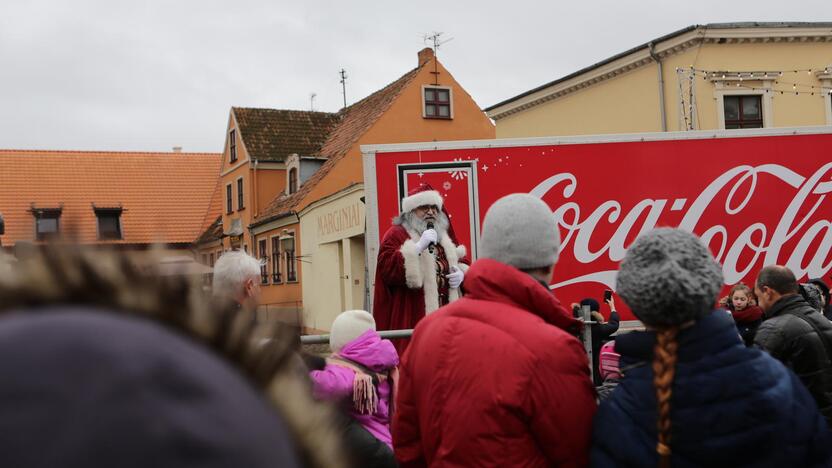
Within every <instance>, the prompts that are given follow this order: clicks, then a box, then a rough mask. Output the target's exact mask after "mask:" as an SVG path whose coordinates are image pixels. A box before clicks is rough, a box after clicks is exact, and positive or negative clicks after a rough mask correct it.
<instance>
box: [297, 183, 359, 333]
mask: <svg viewBox="0 0 832 468" xmlns="http://www.w3.org/2000/svg"><path fill="white" fill-rule="evenodd" d="M362 196H364V189H363V186H362V185H356V186H354V187H352V188H350V189H347V190H345V191H343V192H341V193H339V194H337V195H334V196H332V197H328V198H327V199H326V200H322V201H320V202H318V203H315V204H314V205H311V206H310V207H309V208H307V210H305V211H304V212H302V213H301V216H300V220H301V222H300V229H301V233H302V234H303V245H304V250H303V255H304V260H305V261H304V262H302V263H301V269H302V270H303V277H304V278H305V281H303V283H302V285H303V286H302V292H303V303H304V312H303V318H304V324H305V326H306V327H308V328H312V329H315V330H329V329H330V326H331V325H332V321H333V320H334V319H335V316H337V315H338V314H339V313H341V312H343V311H344V310H348V309H363V308H364V295H365V288H366V284H367V282H366V278H365V277H364V265H365V259H364V226H365V221H364V216H365V214H364V203H363V202H362V201H361V197H362Z"/></svg>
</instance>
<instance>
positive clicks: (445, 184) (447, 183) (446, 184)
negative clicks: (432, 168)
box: [442, 181, 451, 190]
mask: <svg viewBox="0 0 832 468" xmlns="http://www.w3.org/2000/svg"><path fill="white" fill-rule="evenodd" d="M442 188H443V189H445V190H450V189H451V183H450V182H448V181H445V183H443V184H442Z"/></svg>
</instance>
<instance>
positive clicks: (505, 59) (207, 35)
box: [0, 0, 832, 152]
mask: <svg viewBox="0 0 832 468" xmlns="http://www.w3.org/2000/svg"><path fill="white" fill-rule="evenodd" d="M492 5H494V6H492ZM635 5H638V7H636V6H635ZM829 20H832V2H830V1H829V0H805V1H800V2H790V3H783V2H779V1H778V2H775V1H772V0H757V1H745V0H743V1H724V0H721V1H713V0H700V1H697V2H693V1H691V2H667V1H658V0H650V1H641V2H627V1H621V0H615V1H613V0H593V1H580V2H534V1H528V0H513V1H503V2H486V1H483V0H479V1H467V0H466V1H449V2H438V3H425V2H397V1H390V0H388V1H378V2H371V1H362V0H342V1H315V0H306V1H294V2H284V1H275V0H272V1H265V0H264V1H259V2H254V1H246V0H244V1H240V0H238V1H222V2H220V1H214V0H200V1H191V0H167V1H158V0H143V1H133V2H126V1H118V0H106V1H99V0H3V1H2V2H0V148H15V149H82V150H124V151H132V150H136V151H169V150H170V148H171V147H172V146H183V147H184V150H185V151H211V152H219V151H221V150H222V145H223V140H224V129H225V125H226V123H227V119H228V111H229V108H230V107H231V106H249V107H271V108H282V109H305V110H308V109H309V105H310V104H309V95H310V94H311V93H313V92H314V93H316V94H317V97H316V99H315V109H316V110H323V111H337V110H338V109H339V108H340V107H341V102H342V97H341V85H340V83H339V76H338V70H340V69H341V68H342V67H343V68H345V69H346V70H347V74H348V80H347V99H348V102H355V101H356V100H358V99H360V98H362V97H364V96H366V95H367V94H369V93H371V92H373V91H375V90H377V89H379V88H381V87H383V86H384V85H385V84H387V83H389V82H390V81H393V80H395V79H396V78H398V77H399V76H401V75H402V74H404V73H405V72H406V71H408V70H410V69H411V68H413V67H414V66H415V65H416V52H417V51H418V50H419V49H421V48H422V47H424V45H425V44H424V42H423V36H424V35H425V33H430V32H433V31H442V32H444V33H445V35H444V37H445V38H453V40H451V41H450V42H448V43H447V44H445V45H444V46H442V47H441V48H440V50H439V58H440V60H441V61H442V63H444V64H445V66H446V67H447V68H448V70H449V71H450V72H451V73H452V74H453V75H454V76H455V77H456V79H457V80H458V81H459V82H460V83H461V84H462V86H464V87H465V88H466V89H467V90H468V92H469V93H470V94H471V95H472V96H473V97H474V99H475V100H476V101H477V103H478V104H479V105H480V106H481V107H488V106H490V105H493V104H496V103H497V102H499V101H502V100H503V99H506V98H509V97H511V96H514V95H516V94H519V93H521V92H523V91H526V90H529V89H531V88H533V87H536V86H539V85H541V84H543V83H546V82H548V81H551V80H554V79H556V78H559V77H561V76H563V75H566V74H568V73H571V72H573V71H575V70H577V69H579V68H582V67H584V66H587V65H590V64H592V63H595V62H597V61H599V60H602V59H604V58H607V57H609V56H611V55H613V54H616V53H618V52H622V51H624V50H626V49H629V48H631V47H634V46H636V45H639V44H641V43H644V42H647V41H648V40H650V39H654V38H656V37H659V36H662V35H664V34H667V33H670V32H672V31H675V30H677V29H680V28H683V27H685V26H689V25H692V24H703V23H713V22H730V21H829Z"/></svg>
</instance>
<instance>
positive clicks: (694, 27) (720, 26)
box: [483, 21, 832, 112]
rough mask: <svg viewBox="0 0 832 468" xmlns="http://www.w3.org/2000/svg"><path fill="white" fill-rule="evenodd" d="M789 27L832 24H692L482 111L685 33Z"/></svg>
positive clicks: (513, 100) (753, 22)
mask: <svg viewBox="0 0 832 468" xmlns="http://www.w3.org/2000/svg"><path fill="white" fill-rule="evenodd" d="M791 27H813V28H832V22H777V21H775V22H759V21H746V22H736V23H707V24H692V25H690V26H686V27H684V28H681V29H678V30H676V31H673V32H670V33H668V34H665V35H663V36H660V37H657V38H655V39H652V40H650V41H647V42H644V43H641V44H639V45H637V46H635V47H632V48H630V49H627V50H625V51H623V52H619V53H617V54H614V55H611V56H609V57H607V58H605V59H603V60H601V61H599V62H595V63H593V64H591V65H588V66H585V67H582V68H580V69H578V70H577V71H574V72H572V73H568V74H566V75H564V76H561V77H560V78H557V79H554V80H551V81H549V82H547V83H544V84H542V85H540V86H536V87H534V88H532V89H530V90H527V91H523V92H522V93H520V94H517V95H515V96H512V97H509V98H507V99H504V100H502V101H500V102H498V103H496V104H493V105H491V106H488V107H486V108H485V109H483V111H485V112H491V111H492V110H494V109H497V108H499V107H502V106H504V105H506V104H511V103H512V102H515V101H517V100H519V99H522V98H524V97H526V96H529V95H532V94H534V93H536V92H538V91H542V90H544V89H546V88H549V87H551V86H554V85H557V84H560V83H563V82H565V81H567V80H570V79H572V78H575V77H578V76H581V75H583V74H585V73H587V72H590V71H592V70H595V69H596V68H599V67H601V66H604V65H606V64H608V63H612V62H614V61H616V60H618V59H620V58H623V57H626V56H628V55H631V54H634V53H636V52H638V51H640V50H642V49H644V48H649V47H650V44H658V43H661V42H664V41H667V40H670V39H673V38H675V37H678V36H681V35H683V34H686V33H689V32H692V31H696V30H698V29H700V28H701V29H703V30H715V29H742V28H748V29H756V28H759V29H763V28H782V29H787V28H791Z"/></svg>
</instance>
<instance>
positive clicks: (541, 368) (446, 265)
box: [0, 187, 832, 467]
mask: <svg viewBox="0 0 832 468" xmlns="http://www.w3.org/2000/svg"><path fill="white" fill-rule="evenodd" d="M402 207H403V212H402V214H401V216H399V217H398V218H397V219H396V220H395V222H394V226H393V227H392V228H391V233H390V235H389V236H385V239H384V240H383V241H382V246H381V249H380V252H379V260H378V261H379V268H378V270H379V271H381V273H380V276H378V277H377V290H376V296H375V297H376V299H377V301H376V303H375V308H374V313H373V314H370V313H368V312H366V311H363V310H348V311H345V312H343V313H341V314H339V315H338V316H337V317H336V319H335V321H334V322H333V323H332V326H331V331H330V336H329V348H330V351H331V353H330V354H328V355H326V356H319V355H314V354H309V353H306V352H304V350H303V349H302V347H301V346H300V339H299V330H296V329H292V328H290V327H287V326H285V325H279V324H274V323H264V322H260V321H258V320H257V319H256V316H255V315H254V309H255V308H256V305H257V303H258V300H259V276H260V263H259V262H258V261H257V260H256V259H254V258H252V257H251V256H249V255H248V254H246V253H245V252H241V251H235V252H229V253H226V254H224V255H223V256H222V257H221V258H220V259H219V260H218V262H217V264H216V265H215V268H214V278H213V282H214V287H213V295H212V296H207V297H206V295H205V294H204V292H203V290H202V288H201V287H200V285H199V281H198V280H196V281H189V280H188V279H187V278H184V277H162V276H160V275H158V274H154V272H153V271H146V270H142V269H138V268H136V267H135V266H134V265H133V264H132V263H131V262H130V261H128V260H127V258H126V257H125V256H123V255H119V254H118V253H115V252H110V253H104V252H100V251H98V252H91V251H86V250H84V249H78V248H66V247H60V246H45V247H44V248H42V249H39V250H33V251H31V252H29V253H28V254H27V255H26V256H23V257H21V258H19V259H18V261H17V263H16V264H15V265H14V266H13V267H12V268H5V269H0V353H2V355H3V356H5V357H6V358H5V359H0V381H2V384H0V434H2V435H0V466H26V467H46V466H65V467H76V466H77V467H81V466H84V467H96V466H102V467H103V466H125V467H132V466H136V467H139V466H158V467H174V466H176V467H187V466H200V467H214V466H215V467H242V466H245V467H260V466H263V467H265V466H287V467H292V466H311V467H349V466H356V467H364V466H368V467H374V466H376V467H395V466H402V467H409V466H530V467H534V466H541V467H542V466H565V467H580V466H597V467H608V466H609V467H636V466H638V467H641V466H660V467H669V466H675V467H711V466H755V467H785V466H796V467H797V466H799V467H821V466H832V434H831V433H830V431H829V429H828V427H829V424H830V423H832V322H830V320H829V318H828V317H829V316H830V315H829V314H830V308H831V307H830V300H829V288H828V287H827V285H826V284H825V283H824V281H823V280H821V279H813V280H811V281H809V282H807V283H804V284H799V282H798V281H797V278H795V275H794V274H793V273H792V272H791V271H790V270H789V269H788V268H786V267H784V266H779V265H770V266H766V267H764V268H763V269H762V270H761V271H760V272H759V274H758V276H757V278H756V281H755V282H754V284H753V285H751V286H748V285H744V284H737V285H735V286H733V287H732V288H731V289H730V292H729V294H728V295H727V296H726V297H723V298H721V299H720V298H719V296H720V293H721V291H722V290H723V286H724V281H723V276H722V269H721V267H720V265H719V264H718V263H717V262H716V261H715V260H714V258H713V256H712V254H711V253H710V251H709V250H708V248H707V246H706V245H705V244H704V243H703V242H702V241H701V240H700V239H699V238H698V237H696V236H695V235H693V234H691V233H689V232H686V231H682V230H679V229H672V228H660V229H655V230H653V231H651V232H648V233H646V234H644V235H642V236H640V237H639V238H638V239H636V241H635V242H634V243H633V244H632V245H631V246H630V247H629V249H628V251H627V253H626V256H625V258H624V260H623V261H622V262H621V264H620V268H619V271H618V275H617V283H616V288H615V289H616V294H617V296H618V299H619V300H622V301H623V302H624V304H626V306H627V307H628V308H629V310H630V311H632V313H633V314H634V315H635V317H636V318H638V320H639V321H640V322H641V324H642V325H643V329H642V330H635V331H628V332H626V333H625V332H623V331H621V330H619V329H618V328H619V322H620V316H619V314H618V312H617V308H616V298H613V297H612V296H609V297H605V298H604V300H603V301H602V302H601V303H599V301H598V300H597V299H593V298H586V299H583V300H581V301H580V302H579V303H575V304H574V305H575V306H577V307H578V308H581V307H585V308H586V309H588V310H589V312H590V314H591V318H592V320H591V323H592V324H591V325H589V326H591V327H592V337H593V339H592V343H591V349H592V355H593V359H592V360H591V361H590V359H589V358H588V355H587V352H586V351H585V348H584V345H583V344H582V343H581V341H580V340H579V338H578V337H579V336H580V335H581V330H582V328H583V327H584V324H583V323H582V321H581V320H579V319H578V318H576V317H575V315H574V314H573V311H572V310H569V309H568V308H567V307H564V305H563V304H562V303H561V302H560V301H559V300H558V298H557V297H556V296H555V295H554V294H553V293H552V292H551V290H550V289H549V284H551V282H552V277H553V275H554V274H555V267H556V264H557V261H558V253H559V248H560V238H559V234H558V229H557V227H556V225H555V224H554V218H553V216H552V211H551V210H550V208H549V207H548V206H547V205H546V204H545V203H544V202H543V201H541V200H540V199H539V198H536V197H533V196H531V195H527V194H513V195H509V196H506V197H504V198H501V199H500V200H498V201H496V202H495V203H494V204H493V205H492V206H491V207H490V208H489V210H488V212H487V214H486V216H485V218H484V220H483V223H482V231H481V239H480V244H479V259H478V260H477V261H475V262H473V263H471V262H469V261H468V258H467V256H466V252H465V250H464V248H461V247H460V246H459V243H458V242H457V241H456V238H455V236H454V235H453V230H452V228H451V227H450V223H449V220H448V217H447V214H446V213H445V211H444V208H443V207H442V200H441V197H440V198H437V197H436V196H435V192H433V191H432V190H430V189H429V188H427V189H426V188H424V187H423V188H421V189H419V190H416V191H414V192H413V193H411V194H410V195H409V197H408V198H407V199H406V200H405V203H403V204H402ZM602 303H603V304H605V306H606V308H605V309H604V310H602V307H601V304H602ZM379 308H381V310H379ZM396 308H398V309H396ZM606 309H608V310H606ZM397 310H398V311H399V312H400V313H396V311H397ZM409 327H415V329H414V332H413V336H412V339H410V340H401V341H399V342H397V343H394V342H391V341H389V340H386V339H382V337H381V336H380V335H379V333H378V330H379V329H387V328H409Z"/></svg>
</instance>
